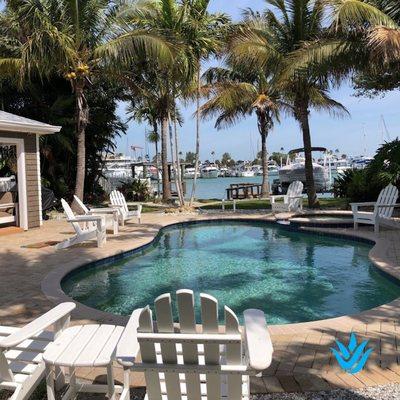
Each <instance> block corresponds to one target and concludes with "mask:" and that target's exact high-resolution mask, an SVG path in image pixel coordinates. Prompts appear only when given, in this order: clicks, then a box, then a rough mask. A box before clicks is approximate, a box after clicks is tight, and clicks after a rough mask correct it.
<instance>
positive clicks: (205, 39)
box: [183, 0, 229, 206]
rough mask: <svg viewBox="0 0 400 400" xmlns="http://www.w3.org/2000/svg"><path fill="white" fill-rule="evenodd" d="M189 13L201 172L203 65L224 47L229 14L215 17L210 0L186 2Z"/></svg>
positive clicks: (186, 25) (186, 36)
mask: <svg viewBox="0 0 400 400" xmlns="http://www.w3.org/2000/svg"><path fill="white" fill-rule="evenodd" d="M184 3H185V5H186V7H187V12H186V19H185V23H184V26H183V40H184V41H185V44H186V46H187V47H188V49H189V53H188V57H189V58H190V59H191V60H192V61H193V63H192V64H193V65H194V67H195V69H196V77H195V81H196V82H195V83H196V89H195V90H196V148H195V154H196V158H195V165H194V168H195V170H196V171H197V170H198V169H199V157H200V98H201V95H200V93H201V65H202V61H203V60H206V59H208V58H209V57H210V55H218V53H219V51H220V50H221V48H222V46H223V38H224V33H225V30H226V28H227V26H228V24H229V18H228V17H227V16H226V15H225V14H219V13H217V14H211V13H209V12H208V6H209V4H210V0H192V1H188V0H186V1H184ZM196 183H197V173H196V174H195V175H194V180H193V185H192V193H191V196H190V206H192V205H193V202H194V198H195V195H196Z"/></svg>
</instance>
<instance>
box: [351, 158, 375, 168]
mask: <svg viewBox="0 0 400 400" xmlns="http://www.w3.org/2000/svg"><path fill="white" fill-rule="evenodd" d="M372 160H373V158H372V157H365V156H361V157H357V158H354V159H353V163H352V167H353V168H354V169H364V168H366V167H367V166H368V165H369V164H370V163H371V161H372Z"/></svg>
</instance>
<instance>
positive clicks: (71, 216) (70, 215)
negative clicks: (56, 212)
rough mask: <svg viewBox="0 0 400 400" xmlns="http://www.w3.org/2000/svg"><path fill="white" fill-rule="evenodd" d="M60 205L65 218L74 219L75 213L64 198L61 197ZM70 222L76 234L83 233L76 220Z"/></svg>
mask: <svg viewBox="0 0 400 400" xmlns="http://www.w3.org/2000/svg"><path fill="white" fill-rule="evenodd" d="M61 205H62V207H63V209H64V213H65V215H66V216H67V219H74V218H75V214H74V212H73V211H72V209H71V207H70V206H69V204H68V203H67V202H66V201H65V200H64V199H61ZM71 224H72V226H73V228H74V229H75V232H76V233H77V234H82V233H83V230H82V228H81V226H80V225H79V223H78V222H71Z"/></svg>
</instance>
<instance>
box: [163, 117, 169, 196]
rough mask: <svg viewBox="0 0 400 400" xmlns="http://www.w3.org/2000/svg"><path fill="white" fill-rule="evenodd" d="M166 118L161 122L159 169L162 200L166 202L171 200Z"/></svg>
mask: <svg viewBox="0 0 400 400" xmlns="http://www.w3.org/2000/svg"><path fill="white" fill-rule="evenodd" d="M167 146H168V117H164V118H163V119H162V122H161V168H162V192H163V193H162V200H163V202H168V201H169V200H170V198H171V187H170V182H169V175H168V150H167Z"/></svg>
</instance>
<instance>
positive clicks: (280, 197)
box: [269, 194, 285, 204]
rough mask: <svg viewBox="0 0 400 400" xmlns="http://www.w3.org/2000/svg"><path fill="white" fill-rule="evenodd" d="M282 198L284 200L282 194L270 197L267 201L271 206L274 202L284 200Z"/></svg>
mask: <svg viewBox="0 0 400 400" xmlns="http://www.w3.org/2000/svg"><path fill="white" fill-rule="evenodd" d="M284 198H285V195H284V194H279V195H276V196H270V197H269V200H270V202H271V204H274V203H275V201H276V200H278V199H284Z"/></svg>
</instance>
